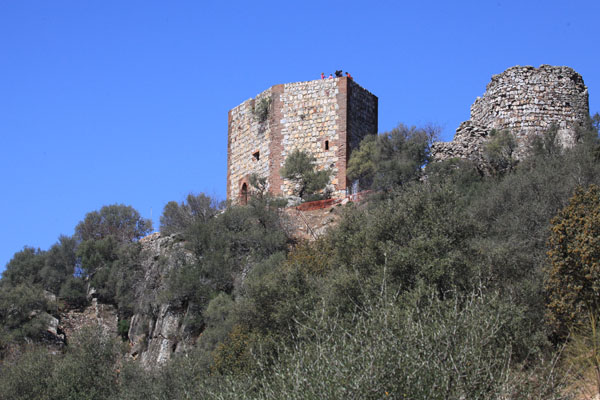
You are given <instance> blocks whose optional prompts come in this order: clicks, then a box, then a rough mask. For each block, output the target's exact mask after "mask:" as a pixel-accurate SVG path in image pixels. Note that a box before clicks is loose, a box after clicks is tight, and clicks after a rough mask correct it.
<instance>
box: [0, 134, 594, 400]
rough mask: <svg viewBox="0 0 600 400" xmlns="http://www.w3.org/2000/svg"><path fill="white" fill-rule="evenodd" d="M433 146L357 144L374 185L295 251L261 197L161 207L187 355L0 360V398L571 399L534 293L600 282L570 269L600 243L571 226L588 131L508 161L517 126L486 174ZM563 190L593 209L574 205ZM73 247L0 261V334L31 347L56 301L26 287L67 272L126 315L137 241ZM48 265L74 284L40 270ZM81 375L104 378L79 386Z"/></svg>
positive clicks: (589, 163)
mask: <svg viewBox="0 0 600 400" xmlns="http://www.w3.org/2000/svg"><path fill="white" fill-rule="evenodd" d="M431 138H432V130H428V129H417V128H406V127H403V126H400V127H399V128H398V129H396V130H394V131H392V132H390V133H387V134H385V135H382V136H380V137H375V136H373V137H368V138H367V139H365V141H364V142H363V143H362V144H361V147H360V150H359V151H357V152H355V153H354V155H353V158H352V160H351V163H350V166H351V168H352V169H353V171H355V172H353V174H355V175H353V176H354V177H355V178H359V179H361V182H362V183H363V184H364V183H365V182H366V183H368V184H370V185H371V188H373V189H377V191H376V192H375V193H374V194H373V195H372V196H371V197H370V198H369V199H368V201H366V202H364V203H361V204H359V205H352V204H351V205H348V206H344V208H343V217H342V219H341V221H340V223H339V224H338V225H337V226H336V227H335V228H333V229H331V230H330V231H329V232H328V233H327V234H326V235H325V236H323V237H321V238H320V239H318V240H316V241H313V242H310V243H308V242H300V243H298V242H294V241H292V240H291V239H290V238H289V236H288V234H287V232H286V229H285V226H286V223H285V220H284V219H283V218H282V213H281V212H280V211H279V209H280V207H281V205H282V204H281V202H280V201H278V200H276V199H272V198H270V197H269V196H268V195H265V194H264V193H262V194H261V195H259V196H255V197H253V198H251V199H250V201H249V202H248V205H247V206H231V207H228V208H227V209H226V210H225V211H223V212H218V210H219V207H217V206H215V204H216V203H214V202H213V201H212V200H210V199H209V198H208V197H205V196H203V195H202V196H203V197H188V199H187V202H184V203H181V204H177V203H174V202H173V203H169V204H168V205H167V207H165V211H164V214H163V218H161V231H163V228H164V233H169V234H171V233H178V237H179V238H181V239H182V240H184V241H185V245H186V246H187V248H188V249H189V250H190V251H191V252H192V253H193V255H194V257H192V258H191V259H190V260H188V261H187V262H185V263H183V264H182V265H181V266H180V267H179V268H175V269H173V270H172V272H171V273H170V275H169V276H168V277H167V279H168V285H167V290H166V292H165V293H163V296H164V299H165V300H166V301H168V302H170V303H171V304H172V305H173V306H175V307H185V309H187V310H192V312H189V313H188V319H189V321H186V326H188V327H189V329H190V330H191V331H192V332H193V333H194V334H200V335H199V336H198V340H197V342H196V346H195V348H194V349H193V350H191V351H189V352H188V353H186V354H182V355H181V356H180V357H175V358H174V359H173V360H172V361H171V362H170V363H169V364H167V365H166V366H164V367H163V368H162V369H160V370H156V371H143V370H141V369H140V368H139V367H138V366H137V364H135V363H134V362H128V361H126V360H121V361H119V362H118V363H115V360H116V359H118V354H119V352H120V350H119V349H118V347H115V346H113V345H111V344H109V343H108V342H106V341H105V342H101V343H96V344H95V345H93V346H92V345H90V343H86V342H82V343H81V344H79V345H78V344H73V345H72V346H69V348H68V349H67V351H66V352H65V353H64V354H62V353H61V354H57V355H50V354H48V353H47V352H44V351H38V350H31V351H24V350H19V351H15V352H12V353H10V356H7V357H6V358H5V360H4V361H3V364H2V366H1V367H0V389H1V390H3V391H4V393H9V394H11V396H13V394H14V396H17V393H27V396H26V398H48V399H50V398H59V395H60V396H63V397H62V398H64V396H67V398H68V396H80V397H79V398H109V399H110V398H115V399H116V398H118V399H142V398H143V399H170V398H181V399H186V398H187V399H192V398H216V399H234V398H235V399H240V398H252V399H271V398H272V399H276V398H277V399H279V398H291V399H305V398H331V399H334V398H336V399H337V398H350V399H352V398H356V399H379V398H388V397H389V398H396V399H400V398H428V399H429V398H431V399H442V398H443V399H462V398H477V399H495V398H514V399H527V398H531V399H533V398H547V399H559V398H568V396H567V395H566V394H565V391H564V384H565V382H564V380H563V378H562V377H563V376H564V373H563V370H562V369H561V368H558V367H561V366H562V364H558V365H557V364H556V357H558V355H559V353H557V350H559V349H560V347H561V344H562V343H563V340H564V337H562V336H561V335H560V334H559V333H560V332H558V331H557V328H556V325H555V324H553V323H551V321H549V320H548V319H547V318H546V316H547V306H548V304H550V306H551V307H550V309H551V308H552V303H551V302H550V303H548V300H552V298H553V297H552V296H553V295H554V293H553V292H552V290H549V291H547V290H546V289H548V288H550V286H548V285H549V283H551V282H553V280H552V279H555V280H556V282H558V286H560V287H561V290H562V288H563V286H562V285H561V284H560V282H563V281H568V282H571V280H572V279H574V278H577V277H579V278H581V279H584V280H590V281H593V285H591V286H590V287H591V288H592V289H593V290H592V291H591V292H590V293H591V294H592V295H594V294H595V292H594V290H595V287H596V286H597V285H598V282H597V277H596V276H595V270H593V271H592V272H590V273H587V274H585V275H584V276H583V277H581V276H579V275H573V274H571V271H572V270H578V269H577V267H573V266H572V265H571V264H568V263H565V260H566V259H569V260H571V259H572V254H578V255H581V256H582V257H585V260H588V259H592V260H594V262H597V261H598V260H599V259H600V256H598V254H600V246H598V245H597V244H596V241H595V240H596V239H594V238H595V236H594V235H593V232H595V231H593V230H589V231H586V230H584V231H583V232H592V233H590V234H589V235H587V236H586V237H585V238H583V239H585V240H584V243H585V246H583V245H581V244H579V243H580V239H582V236H581V235H578V234H577V233H574V232H575V231H574V230H573V229H571V228H570V227H571V226H573V224H575V225H576V223H577V221H579V220H578V219H576V218H575V217H577V216H578V217H577V218H580V219H583V220H587V219H589V221H591V222H590V223H591V224H592V225H593V221H595V220H594V219H593V218H591V215H595V214H594V213H595V211H594V210H595V209H596V208H595V206H594V204H596V203H594V201H596V202H597V203H600V201H599V200H598V196H599V195H600V194H598V193H596V192H594V190H595V189H594V186H591V189H587V188H588V187H590V185H593V184H596V185H598V184H600V163H599V161H598V156H597V155H598V154H599V152H598V148H599V144H598V132H597V129H596V130H594V129H592V126H591V125H590V130H589V131H586V132H581V142H580V143H579V144H578V145H577V146H576V147H574V148H572V149H561V148H560V147H559V146H557V145H556V143H555V140H556V137H555V135H554V133H553V131H552V130H550V131H549V132H548V134H547V135H546V136H545V137H542V138H540V139H539V141H538V142H537V143H535V144H534V147H533V150H532V152H531V154H530V156H529V157H528V158H527V159H525V160H522V161H520V162H518V160H517V159H515V158H514V157H513V156H512V152H511V146H512V143H513V142H512V141H511V137H510V133H507V132H499V133H497V134H496V135H495V136H494V138H493V140H492V141H491V142H490V146H488V148H487V149H486V157H487V160H488V163H489V169H488V172H490V174H489V175H482V174H481V170H480V169H478V168H476V167H475V166H474V165H472V164H471V163H469V162H467V161H461V160H449V161H446V162H443V163H433V164H427V163H428V154H429V143H430V141H431ZM426 164H427V167H426V168H425V169H423V168H422V167H423V166H424V165H426ZM578 188H586V189H583V191H581V190H580V191H579V192H577V190H579V189H578ZM574 193H578V196H580V197H582V196H583V193H587V196H588V197H590V198H591V200H590V201H589V202H587V201H586V202H585V205H586V207H587V206H589V205H590V204H591V206H589V207H588V208H586V207H583V206H579V205H580V203H577V202H575V200H571V201H570V202H569V199H570V198H571V197H572V196H573V194H574ZM582 198H587V197H582ZM197 199H199V200H202V201H199V202H198V204H197V205H195V203H194V201H195V200H197ZM565 207H566V208H565ZM569 207H571V208H569ZM195 210H196V211H195ZM197 210H199V211H197ZM557 215H558V217H556V218H555V216H557ZM553 218H555V219H554V220H553V221H554V222H553V224H554V227H552V226H553V225H552V224H551V223H550V221H551V220H552V219H553ZM584 226H587V225H585V224H584ZM594 226H595V225H594ZM561 227H562V228H561ZM551 228H552V231H551ZM563 228H564V229H563ZM561 229H562V230H561ZM553 234H554V235H557V234H562V235H563V236H565V237H567V238H568V239H567V240H568V241H569V243H571V244H572V245H573V246H575V247H574V248H571V247H564V246H563V247H561V246H560V245H558V244H557V243H558V242H560V243H563V242H561V240H563V239H562V236H560V235H559V236H558V237H555V238H553V236H552V235H553ZM568 234H571V236H568ZM596 236H597V235H596ZM549 239H550V240H549ZM588 239H589V240H588ZM592 239H594V240H592ZM557 241H558V242H557ZM61 243H62V242H61ZM69 243H70V242H68V241H65V243H64V244H61V246H64V251H59V250H60V248H62V247H60V248H57V249H56V250H54V252H52V251H48V252H43V251H39V250H34V249H29V248H25V249H24V250H23V252H20V253H18V254H16V255H15V257H14V258H13V260H12V261H11V263H9V266H7V272H5V275H4V276H3V279H2V281H1V282H0V316H1V317H2V318H3V320H2V322H3V329H4V331H5V332H13V333H14V332H20V333H19V334H18V335H17V336H19V335H20V336H19V337H22V338H31V337H34V336H33V335H32V334H31V330H34V331H35V329H36V328H35V327H36V326H38V325H36V324H39V323H40V322H39V321H37V322H36V319H35V318H33V319H32V318H30V317H29V316H28V315H29V314H27V311H22V310H31V309H34V308H35V309H40V310H42V309H48V308H49V305H48V304H29V303H28V301H33V299H35V298H36V295H35V293H37V292H31V293H26V292H27V291H32V290H33V291H38V292H39V291H43V290H46V291H49V292H54V293H55V291H56V288H58V287H60V288H61V289H60V291H61V292H64V293H70V291H74V292H75V294H77V291H78V289H77V283H78V282H79V283H81V282H82V281H80V280H78V277H80V276H83V277H86V279H87V280H86V282H92V283H93V285H94V287H95V288H96V290H97V295H98V296H100V297H101V298H102V299H103V300H105V301H110V302H113V303H115V304H117V305H118V307H119V310H120V312H121V310H124V311H122V315H123V318H125V317H126V316H127V315H129V314H130V313H131V312H132V310H131V309H127V307H128V304H130V303H131V300H130V299H129V300H128V299H127V293H130V292H129V291H128V287H129V286H130V285H131V284H134V283H133V282H135V279H139V278H137V277H136V275H135V271H136V270H139V266H138V267H136V262H137V261H136V260H137V259H138V258H139V257H138V255H137V253H136V252H137V251H139V250H136V245H137V243H135V241H134V242H133V243H127V244H124V243H123V242H122V241H119V240H118V238H115V237H113V236H111V235H108V236H101V237H97V238H94V239H92V240H90V241H88V240H83V241H81V240H80V241H79V242H77V243H75V245H74V246H73V248H72V250H69V249H71V247H69V246H70V244H69ZM586 246H587V247H586ZM549 250H551V252H550V258H549V257H548V254H547V252H548V251H549ZM571 250H575V251H574V252H571ZM580 250H581V251H580ZM565 252H566V253H565ZM50 253H52V254H54V255H53V256H52V257H51V255H50ZM73 255H74V256H73ZM569 257H571V258H569ZM50 258H52V259H53V260H65V261H61V262H56V261H53V262H50V261H48V260H49V259H50ZM561 263H562V264H561ZM59 264H60V265H62V266H63V267H60V268H58V269H57V270H58V271H67V273H65V272H60V273H57V274H53V273H49V268H50V267H49V266H50V265H59ZM567 264H568V265H567ZM586 265H588V266H594V265H595V264H590V263H588V264H586ZM550 266H554V267H552V268H551V267H550ZM567 267H568V268H567ZM61 268H62V269H61ZM50 269H52V270H54V268H50ZM44 271H45V272H44ZM548 271H550V272H551V274H552V275H551V276H552V277H551V278H548V275H547V273H548ZM129 272H131V273H129ZM569 274H571V275H569ZM127 282H130V283H127ZM544 282H546V286H545V285H544ZM586 282H587V281H586ZM119 285H122V286H119ZM128 285H129V286H128ZM594 285H596V286H594ZM567 290H568V288H567ZM560 293H561V294H562V292H560ZM13 298H14V299H16V298H19V299H29V300H27V301H25V300H23V301H24V305H23V306H22V310H21V311H15V312H12V313H11V311H10V310H8V309H7V308H6V306H3V304H7V302H9V301H13V300H10V299H13ZM72 298H73V299H76V298H77V296H72ZM38 299H39V297H38ZM73 301H75V300H73ZM3 307H4V308H3ZM39 315H41V313H40V314H39ZM561 329H562V328H561ZM567 329H568V328H567ZM17 336H15V337H17ZM5 340H6V341H8V342H10V340H13V339H11V338H7V339H5ZM97 340H98V339H97ZM92 360H95V361H94V362H92ZM83 366H85V367H86V368H90V370H94V371H102V372H101V373H100V372H98V379H97V380H95V381H94V380H89V379H83V378H80V377H78V375H77V371H78V370H79V369H80V368H83ZM98 368H100V369H98ZM34 376H38V377H39V382H43V385H45V386H46V387H47V388H48V390H47V391H45V392H42V391H41V390H40V384H41V383H39V382H34ZM60 376H65V377H66V379H64V380H63V381H62V382H61V381H60ZM16 382H20V383H18V384H17V383H16ZM29 382H31V383H29ZM109 382H111V383H109ZM19 395H20V396H25V395H24V394H19ZM14 396H13V397H10V398H19V397H14ZM44 396H46V397H44ZM21 398H23V397H21Z"/></svg>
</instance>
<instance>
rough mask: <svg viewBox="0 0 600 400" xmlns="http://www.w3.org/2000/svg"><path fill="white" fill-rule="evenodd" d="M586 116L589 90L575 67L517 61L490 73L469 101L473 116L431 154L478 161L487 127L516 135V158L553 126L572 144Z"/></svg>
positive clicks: (567, 144)
mask: <svg viewBox="0 0 600 400" xmlns="http://www.w3.org/2000/svg"><path fill="white" fill-rule="evenodd" d="M588 118H589V103H588V91H587V88H586V86H585V85H584V83H583V78H582V77H581V75H579V74H578V73H577V72H575V71H574V70H573V69H571V68H569V67H556V66H550V65H542V66H540V67H539V68H534V67H530V66H527V67H520V66H516V67H512V68H509V69H507V70H506V71H504V72H503V73H501V74H499V75H494V76H493V77H492V81H491V82H490V83H489V84H488V85H487V88H486V92H485V93H484V95H483V96H482V97H478V98H477V100H475V103H473V105H472V106H471V119H470V120H469V121H466V122H463V123H462V124H461V125H460V126H459V127H458V129H457V130H456V135H455V136H454V140H453V141H452V142H447V143H443V142H438V143H435V144H434V145H433V147H432V155H433V158H434V160H436V161H442V160H446V159H450V158H456V157H457V158H466V159H470V160H472V161H475V162H476V163H479V162H481V160H482V158H483V154H482V152H483V147H484V145H485V142H486V140H487V139H488V137H489V134H490V132H491V131H492V130H497V131H501V130H508V131H510V132H511V133H512V134H513V135H515V137H516V140H517V146H518V148H517V153H516V155H517V158H522V157H523V156H524V155H525V154H526V152H527V149H528V147H529V145H530V144H531V141H532V139H533V138H534V137H536V136H538V135H542V134H543V133H544V132H545V131H547V130H548V128H550V127H551V126H552V125H555V126H556V127H557V128H558V134H557V140H558V141H559V143H560V144H561V145H562V146H565V147H570V146H573V145H574V144H575V142H576V141H577V139H578V138H577V130H578V128H579V127H581V126H583V125H584V124H585V123H586V122H587V119H588Z"/></svg>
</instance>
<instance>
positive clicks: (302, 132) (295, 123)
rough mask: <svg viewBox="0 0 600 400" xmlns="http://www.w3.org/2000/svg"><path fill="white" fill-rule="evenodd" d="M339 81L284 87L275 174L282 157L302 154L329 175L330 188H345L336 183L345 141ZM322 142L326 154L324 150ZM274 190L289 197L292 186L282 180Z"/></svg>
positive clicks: (313, 82)
mask: <svg viewBox="0 0 600 400" xmlns="http://www.w3.org/2000/svg"><path fill="white" fill-rule="evenodd" d="M340 81H341V79H325V80H317V81H308V82H297V83H289V84H286V85H284V91H283V93H282V95H281V102H282V107H281V116H282V119H281V124H282V126H281V138H282V144H283V146H282V153H281V157H280V159H279V160H276V162H275V163H274V164H275V165H274V167H275V169H276V170H278V169H280V168H281V167H282V166H283V164H284V163H285V159H286V157H287V156H288V155H290V153H292V152H293V151H294V150H296V149H298V150H302V151H306V152H307V153H309V154H312V155H313V156H314V157H315V158H316V160H317V161H316V164H317V168H318V169H325V168H327V169H329V170H330V171H331V173H332V175H331V180H330V182H331V184H332V185H334V186H336V188H338V189H345V185H340V183H341V182H339V181H338V174H339V172H340V169H339V166H338V161H339V160H340V159H341V158H343V157H344V156H345V148H344V146H343V144H344V143H345V140H346V135H345V126H343V125H342V124H341V123H340V114H342V113H341V111H342V110H341V108H340V107H341V105H342V104H345V99H343V98H341V97H342V96H340V90H339V87H338V86H339V83H340ZM326 141H327V142H328V145H329V149H328V150H325V142H326ZM342 186H343V187H342ZM274 189H275V190H276V191H277V192H278V193H281V194H283V195H291V194H292V191H293V184H292V183H291V182H290V181H287V180H283V182H281V185H280V186H279V187H277V188H274Z"/></svg>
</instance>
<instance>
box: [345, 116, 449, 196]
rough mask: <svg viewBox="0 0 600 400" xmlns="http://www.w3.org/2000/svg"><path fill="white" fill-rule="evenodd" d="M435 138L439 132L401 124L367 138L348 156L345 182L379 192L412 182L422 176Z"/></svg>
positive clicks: (430, 127)
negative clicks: (353, 181) (355, 183)
mask: <svg viewBox="0 0 600 400" xmlns="http://www.w3.org/2000/svg"><path fill="white" fill-rule="evenodd" d="M437 135H438V128H435V127H433V126H426V127H423V128H417V127H415V126H412V127H408V126H406V125H403V124H399V125H398V126H397V127H396V128H394V129H392V130H391V131H389V132H385V133H382V134H380V135H378V136H374V135H368V136H366V137H365V138H364V139H363V141H362V142H361V144H360V147H359V148H358V149H357V150H355V151H353V152H352V154H351V156H350V161H349V162H348V172H347V173H348V178H349V179H350V180H356V179H358V180H360V186H361V188H365V189H368V188H374V189H378V190H383V189H385V190H387V189H391V188H394V187H398V186H402V185H404V184H406V183H408V182H410V181H413V180H415V179H417V178H418V177H419V176H421V169H422V167H423V166H424V165H425V164H426V163H427V162H428V160H429V151H430V147H431V144H432V143H433V141H434V140H435V138H436V137H437Z"/></svg>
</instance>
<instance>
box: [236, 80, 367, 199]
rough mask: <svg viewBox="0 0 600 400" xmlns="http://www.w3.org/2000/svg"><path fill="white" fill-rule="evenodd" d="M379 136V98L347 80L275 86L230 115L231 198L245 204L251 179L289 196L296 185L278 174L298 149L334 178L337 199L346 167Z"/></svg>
mask: <svg viewBox="0 0 600 400" xmlns="http://www.w3.org/2000/svg"><path fill="white" fill-rule="evenodd" d="M376 133H377V97H376V96H374V95H373V94H371V93H369V92H368V91H367V90H365V89H363V88H362V87H361V86H359V85H358V84H356V83H355V82H354V81H353V80H351V79H348V78H346V77H341V78H335V79H322V80H314V81H308V82H296V83H288V84H282V85H276V86H272V87H271V88H269V89H267V90H265V91H264V92H262V93H260V94H258V95H257V96H256V98H254V99H250V100H246V101H245V102H243V103H242V104H240V105H239V106H237V107H235V108H233V109H232V110H230V111H229V121H228V141H227V200H230V201H232V202H241V203H244V202H245V201H246V200H247V196H248V193H249V191H250V183H249V177H250V175H251V174H257V175H258V176H260V177H265V178H266V179H267V188H268V191H269V192H270V193H271V194H273V195H277V196H287V195H290V194H291V193H292V191H293V184H292V183H291V182H289V181H287V180H285V179H283V178H282V177H281V175H280V169H281V167H282V166H283V164H284V161H285V159H286V157H287V156H288V155H289V154H290V153H291V152H292V151H294V150H295V149H299V150H302V151H306V152H308V153H310V154H312V156H314V157H315V158H316V160H317V162H316V165H317V168H319V169H324V168H327V169H329V170H330V171H331V172H332V174H331V178H330V184H329V187H330V189H331V190H332V193H333V196H334V197H340V196H342V195H344V194H345V193H346V189H347V187H348V181H347V178H346V164H347V162H348V159H349V157H350V152H351V151H352V149H354V148H356V147H357V146H358V144H359V143H360V141H361V140H362V138H363V137H364V136H366V135H369V134H376Z"/></svg>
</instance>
